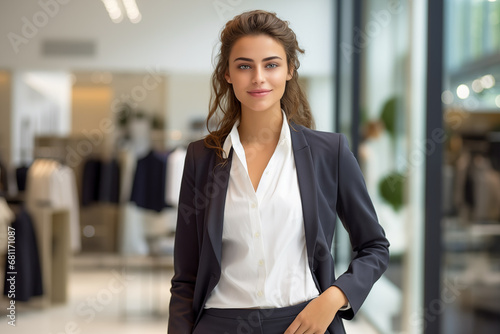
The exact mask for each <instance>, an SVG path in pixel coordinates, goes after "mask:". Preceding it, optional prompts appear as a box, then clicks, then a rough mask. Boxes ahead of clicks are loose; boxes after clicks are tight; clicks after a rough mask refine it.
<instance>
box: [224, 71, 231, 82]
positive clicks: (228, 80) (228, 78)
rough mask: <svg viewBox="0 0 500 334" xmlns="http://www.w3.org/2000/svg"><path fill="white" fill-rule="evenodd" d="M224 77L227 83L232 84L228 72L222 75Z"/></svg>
mask: <svg viewBox="0 0 500 334" xmlns="http://www.w3.org/2000/svg"><path fill="white" fill-rule="evenodd" d="M224 77H225V78H226V81H227V83H229V84H232V82H231V76H230V75H229V72H226V74H224Z"/></svg>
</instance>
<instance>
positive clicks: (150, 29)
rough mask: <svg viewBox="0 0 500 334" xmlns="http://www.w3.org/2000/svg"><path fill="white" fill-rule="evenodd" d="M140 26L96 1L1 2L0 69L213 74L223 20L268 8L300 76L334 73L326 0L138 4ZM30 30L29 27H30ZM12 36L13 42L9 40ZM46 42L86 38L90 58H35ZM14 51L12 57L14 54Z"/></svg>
mask: <svg viewBox="0 0 500 334" xmlns="http://www.w3.org/2000/svg"><path fill="white" fill-rule="evenodd" d="M137 3H138V7H139V9H140V10H141V12H142V21H141V22H139V23H138V24H132V23H130V22H129V21H128V20H127V19H124V20H123V21H122V22H121V23H118V24H115V23H112V22H111V20H110V19H109V17H108V15H107V12H106V11H105V8H104V5H103V3H102V2H101V1H99V0H94V1H88V0H38V1H29V0H18V1H6V0H2V1H1V2H0V27H1V31H2V35H3V36H4V38H1V39H0V68H2V67H3V68H35V69H109V70H125V69H127V70H129V69H136V70H139V71H145V70H146V67H148V66H153V67H155V68H156V67H159V68H161V69H163V70H165V71H167V72H169V73H173V72H180V73H186V72H190V73H209V72H211V69H212V66H211V58H212V51H213V48H214V46H215V45H216V42H217V39H218V34H219V32H220V30H221V28H222V26H223V25H224V23H225V22H226V21H227V20H228V19H230V18H232V17H233V16H234V15H236V14H239V13H240V12H242V11H245V10H249V9H266V10H273V11H276V12H277V13H278V15H279V16H280V17H282V18H283V19H286V20H289V21H290V22H291V26H292V28H293V29H294V31H295V32H296V34H297V36H298V39H299V43H300V44H301V45H302V46H303V47H304V48H305V49H306V52H307V56H306V57H304V58H303V66H302V68H301V70H302V74H303V75H312V74H325V73H330V72H331V70H332V50H331V49H332V47H331V45H332V41H333V31H332V27H333V22H332V19H331V17H332V13H333V12H332V10H333V9H332V4H331V1H329V0H315V1H301V0H274V1H264V0H252V1H250V0H210V1H207V0H190V1H180V0H147V1H146V0H142V1H141V0H138V1H137ZM30 28H31V29H30ZM8 36H10V38H11V39H12V40H15V41H17V42H11V41H9V38H6V37H8ZM46 38H67V39H72V40H74V39H90V40H93V41H96V43H97V54H96V56H95V57H90V58H88V57H56V58H54V57H52V58H50V57H49V58H47V57H43V56H42V55H41V42H42V40H44V39H46ZM16 51H17V52H16Z"/></svg>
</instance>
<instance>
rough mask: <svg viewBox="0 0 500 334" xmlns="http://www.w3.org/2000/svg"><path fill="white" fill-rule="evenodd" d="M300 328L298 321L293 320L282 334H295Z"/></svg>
mask: <svg viewBox="0 0 500 334" xmlns="http://www.w3.org/2000/svg"><path fill="white" fill-rule="evenodd" d="M299 327H300V321H299V320H298V319H297V318H295V320H294V321H293V322H292V323H291V324H290V326H288V328H287V329H286V331H285V333H284V334H295V333H296V332H297V330H298V329H299Z"/></svg>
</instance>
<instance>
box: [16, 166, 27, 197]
mask: <svg viewBox="0 0 500 334" xmlns="http://www.w3.org/2000/svg"><path fill="white" fill-rule="evenodd" d="M28 170H29V166H21V167H18V168H17V169H16V181H17V190H18V191H25V190H26V179H27V177H28Z"/></svg>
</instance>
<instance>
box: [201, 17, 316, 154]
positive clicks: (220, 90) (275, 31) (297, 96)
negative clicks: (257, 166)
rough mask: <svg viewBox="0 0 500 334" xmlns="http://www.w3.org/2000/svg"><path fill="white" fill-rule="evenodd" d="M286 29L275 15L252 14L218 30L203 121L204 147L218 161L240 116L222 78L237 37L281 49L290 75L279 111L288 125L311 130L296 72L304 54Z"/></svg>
mask: <svg viewBox="0 0 500 334" xmlns="http://www.w3.org/2000/svg"><path fill="white" fill-rule="evenodd" d="M288 25H289V23H288V22H287V21H283V20H281V19H279V18H278V17H277V16H276V14H275V13H270V12H266V11H263V10H254V11H249V12H245V13H242V14H240V15H237V16H235V17H234V18H233V19H232V20H230V21H229V22H227V23H226V25H225V27H224V29H223V30H222V32H221V35H220V41H221V46H220V50H219V53H218V54H217V57H216V59H215V60H216V66H215V70H214V72H213V74H212V78H211V85H212V93H211V96H210V109H209V112H208V116H207V121H206V123H207V124H206V125H207V129H208V131H209V134H208V135H207V136H206V137H205V145H206V146H207V147H208V148H212V149H215V150H216V152H217V155H218V156H219V157H220V158H221V159H222V158H223V149H222V144H223V142H224V140H225V138H226V137H227V135H228V134H229V132H231V129H232V127H233V125H234V123H235V122H236V121H237V120H238V119H239V117H240V114H241V103H240V101H238V99H237V98H236V96H235V94H234V91H233V86H232V85H231V84H229V83H228V82H227V81H226V78H225V75H226V73H227V72H228V71H229V54H230V53H231V49H232V47H233V45H234V44H235V43H236V41H237V40H238V39H240V38H241V37H244V36H248V35H254V36H255V35H267V36H269V37H271V38H273V39H275V40H276V41H277V42H278V43H280V44H281V45H282V46H283V48H284V49H285V53H286V59H287V65H288V68H289V69H293V73H292V78H291V79H290V80H288V81H287V83H286V86H285V92H284V94H283V97H282V98H281V108H282V109H283V110H284V111H285V114H286V116H287V121H288V122H290V121H292V122H294V123H295V124H299V125H303V126H305V127H308V128H313V127H314V121H313V117H312V114H311V110H310V107H309V102H307V98H306V96H305V94H304V92H302V89H301V88H300V85H299V74H298V72H297V70H298V68H299V67H300V62H299V59H298V56H299V53H301V54H302V53H304V50H303V49H301V48H300V47H299V44H298V42H297V38H296V36H295V33H294V32H293V31H292V29H290V27H289V26H288ZM211 123H216V124H217V125H216V128H215V129H212V126H210V124H211Z"/></svg>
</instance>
